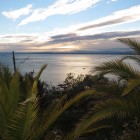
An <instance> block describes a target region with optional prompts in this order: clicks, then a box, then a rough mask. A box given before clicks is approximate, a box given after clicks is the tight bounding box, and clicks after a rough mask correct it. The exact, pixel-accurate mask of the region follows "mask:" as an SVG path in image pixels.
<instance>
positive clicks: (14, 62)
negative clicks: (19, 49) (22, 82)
mask: <svg viewBox="0 0 140 140" xmlns="http://www.w3.org/2000/svg"><path fill="white" fill-rule="evenodd" d="M12 53H13V64H14V72H16V61H15V53H14V51H13V52H12Z"/></svg>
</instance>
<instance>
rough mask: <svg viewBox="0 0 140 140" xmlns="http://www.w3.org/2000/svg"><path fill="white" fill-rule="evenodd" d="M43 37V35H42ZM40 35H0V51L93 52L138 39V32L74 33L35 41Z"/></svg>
mask: <svg viewBox="0 0 140 140" xmlns="http://www.w3.org/2000/svg"><path fill="white" fill-rule="evenodd" d="M44 35H45V34H44ZM44 35H42V34H11V35H10V34H7V35H0V51H2V50H3V51H12V50H15V51H37V52H38V51H55V52H57V51H59V52H60V51H62V50H63V51H68V50H71V51H77V50H78V51H80V50H81V52H82V51H84V50H86V51H87V50H88V51H90V50H91V51H93V50H94V49H95V50H99V49H112V48H114V47H116V48H117V47H118V48H119V47H124V45H122V44H119V43H116V39H117V38H124V37H131V38H138V36H140V30H138V31H135V30H134V31H114V32H104V33H98V34H92V35H82V36H81V35H79V34H76V33H68V34H58V35H53V36H49V37H47V38H48V39H46V41H44V42H42V41H37V40H39V39H38V38H40V37H41V36H44ZM45 38H46V36H45ZM65 46H72V48H71V49H64V48H65Z"/></svg>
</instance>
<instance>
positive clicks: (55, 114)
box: [35, 90, 96, 139]
mask: <svg viewBox="0 0 140 140" xmlns="http://www.w3.org/2000/svg"><path fill="white" fill-rule="evenodd" d="M93 94H96V91H94V90H88V91H84V92H82V93H80V94H78V95H77V96H76V97H74V98H72V99H70V100H69V101H67V102H66V103H65V104H64V100H63V99H61V100H60V102H59V103H58V104H56V105H55V106H53V107H52V108H51V109H50V110H51V112H49V113H47V115H44V116H45V118H44V116H43V118H41V120H42V121H41V122H40V124H39V126H38V128H39V129H38V130H40V131H37V132H35V133H36V136H35V137H36V138H37V139H40V138H42V136H43V134H45V132H47V131H48V130H49V128H50V127H51V126H52V125H53V124H54V122H56V120H57V119H58V118H59V117H60V116H61V115H62V114H63V113H64V111H66V110H67V109H68V108H69V107H71V106H72V105H73V104H75V103H77V102H78V101H80V100H81V99H84V98H85V97H87V96H90V95H93ZM62 98H64V97H62Z"/></svg>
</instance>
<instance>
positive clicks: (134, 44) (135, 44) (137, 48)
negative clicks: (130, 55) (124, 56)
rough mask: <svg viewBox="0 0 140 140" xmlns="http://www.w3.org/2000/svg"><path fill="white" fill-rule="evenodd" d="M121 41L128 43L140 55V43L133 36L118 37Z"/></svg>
mask: <svg viewBox="0 0 140 140" xmlns="http://www.w3.org/2000/svg"><path fill="white" fill-rule="evenodd" d="M118 40H119V41H120V42H121V43H124V44H126V45H128V46H129V47H130V48H131V49H133V50H134V51H135V53H136V54H139V55H140V43H139V42H137V41H136V40H135V39H132V38H122V39H118Z"/></svg>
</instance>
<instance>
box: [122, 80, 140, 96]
mask: <svg viewBox="0 0 140 140" xmlns="http://www.w3.org/2000/svg"><path fill="white" fill-rule="evenodd" d="M138 86H140V79H137V78H136V79H131V80H129V81H128V83H127V86H126V88H125V89H124V92H123V96H124V95H127V94H129V93H130V92H131V91H132V90H134V89H136V88H137V87H138ZM138 94H139V93H138Z"/></svg>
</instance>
